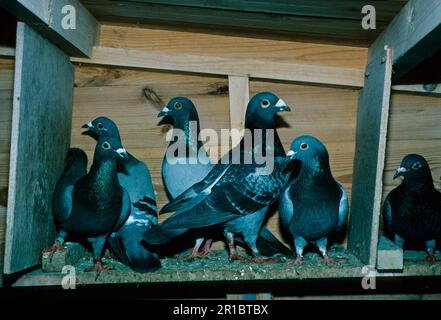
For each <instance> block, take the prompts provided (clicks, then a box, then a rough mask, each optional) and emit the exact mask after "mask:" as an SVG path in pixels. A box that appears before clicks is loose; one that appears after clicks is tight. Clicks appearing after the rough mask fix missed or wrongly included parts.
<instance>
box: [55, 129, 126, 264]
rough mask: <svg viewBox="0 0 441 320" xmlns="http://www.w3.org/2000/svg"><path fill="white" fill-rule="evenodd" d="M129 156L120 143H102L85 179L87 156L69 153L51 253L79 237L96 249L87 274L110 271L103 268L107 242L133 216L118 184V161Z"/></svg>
mask: <svg viewBox="0 0 441 320" xmlns="http://www.w3.org/2000/svg"><path fill="white" fill-rule="evenodd" d="M126 156H127V153H126V151H125V149H124V148H123V147H122V145H121V143H120V141H119V140H118V139H112V138H106V139H99V140H98V143H97V145H96V148H95V153H94V158H93V164H92V167H91V168H90V171H89V173H88V174H86V175H84V173H85V171H86V170H85V169H86V165H87V157H86V155H85V153H84V152H83V151H82V150H79V149H70V151H69V152H68V155H67V159H66V166H65V170H64V172H63V174H62V175H61V177H60V179H59V181H58V182H57V185H56V188H55V192H54V199H53V214H54V218H55V222H56V225H57V227H58V236H57V240H56V242H55V244H54V245H53V246H52V247H51V248H49V251H55V250H57V249H60V247H61V245H62V244H63V242H64V239H65V238H66V237H67V236H68V235H69V234H78V235H81V236H83V237H86V238H87V239H88V240H89V241H90V242H91V244H92V248H93V257H94V266H93V267H92V268H87V269H86V271H91V270H94V271H102V270H107V269H110V268H111V266H110V265H108V266H103V265H102V264H101V254H102V251H103V248H104V245H105V242H106V239H107V238H108V237H109V235H110V234H111V233H112V232H113V231H114V230H117V229H118V228H120V227H121V226H122V224H123V223H124V221H126V219H127V217H128V216H129V215H130V198H129V195H128V193H127V191H126V190H125V189H123V188H122V187H121V185H120V184H119V182H118V177H117V173H116V159H117V158H119V157H126Z"/></svg>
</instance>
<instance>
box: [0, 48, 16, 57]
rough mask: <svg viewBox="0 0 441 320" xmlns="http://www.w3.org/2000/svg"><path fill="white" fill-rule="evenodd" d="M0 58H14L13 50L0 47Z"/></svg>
mask: <svg viewBox="0 0 441 320" xmlns="http://www.w3.org/2000/svg"><path fill="white" fill-rule="evenodd" d="M0 57H15V48H10V47H0Z"/></svg>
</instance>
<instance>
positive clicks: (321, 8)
mask: <svg viewBox="0 0 441 320" xmlns="http://www.w3.org/2000/svg"><path fill="white" fill-rule="evenodd" d="M125 2H141V3H150V4H163V5H168V6H170V7H174V9H175V10H178V11H179V9H180V7H194V8H210V9H217V10H219V11H220V12H222V11H223V10H228V11H240V12H244V13H246V12H260V13H263V12H264V13H271V14H281V15H293V16H306V17H310V18H311V19H313V18H315V17H326V18H341V19H352V20H357V21H359V20H360V11H361V8H363V6H364V5H366V1H362V0H351V1H334V2H333V3H332V4H330V3H329V0H321V1H320V0H314V1H313V2H311V0H295V1H293V0H278V1H270V0H247V1H237V0H217V1H206V0H125ZM371 4H372V5H374V6H375V8H376V10H377V12H378V13H377V20H378V21H385V22H389V21H390V20H392V19H393V18H394V17H395V14H396V13H397V11H398V10H399V9H400V8H401V7H402V6H403V5H404V4H405V2H404V1H402V0H389V1H387V2H386V3H385V2H384V1H371Z"/></svg>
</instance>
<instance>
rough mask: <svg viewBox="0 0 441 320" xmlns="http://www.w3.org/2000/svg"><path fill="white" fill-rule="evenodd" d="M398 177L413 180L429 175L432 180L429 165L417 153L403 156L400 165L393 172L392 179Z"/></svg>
mask: <svg viewBox="0 0 441 320" xmlns="http://www.w3.org/2000/svg"><path fill="white" fill-rule="evenodd" d="M398 177H403V178H404V180H411V181H414V182H415V181H420V180H421V179H422V178H423V177H430V180H432V176H431V173H430V168H429V165H428V163H427V161H426V159H424V157H423V156H420V155H419V154H408V155H407V156H405V157H404V158H403V160H402V161H401V164H400V167H399V168H398V169H397V171H396V172H395V175H394V179H396V178H398Z"/></svg>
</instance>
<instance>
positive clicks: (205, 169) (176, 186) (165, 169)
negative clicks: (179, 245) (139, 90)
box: [158, 97, 213, 259]
mask: <svg viewBox="0 0 441 320" xmlns="http://www.w3.org/2000/svg"><path fill="white" fill-rule="evenodd" d="M158 117H168V118H171V119H172V120H173V126H174V129H173V137H174V139H172V140H171V141H170V143H169V146H168V148H167V152H166V153H165V155H164V158H163V160H162V179H163V182H164V186H165V189H166V191H167V193H168V195H169V198H170V200H173V199H175V198H176V197H177V196H179V195H180V194H181V193H182V192H184V191H185V190H187V189H188V188H190V187H191V186H192V185H194V184H195V183H197V182H199V181H201V180H202V179H203V178H205V176H206V175H207V174H208V173H209V172H210V170H211V169H212V168H213V164H212V162H211V160H210V158H209V156H208V154H207V151H206V150H205V147H204V145H203V144H202V142H201V141H200V140H199V139H198V137H199V133H200V124H199V116H198V112H197V110H196V107H195V106H194V104H193V102H192V101H191V100H190V99H188V98H185V97H175V98H173V99H171V100H170V101H169V102H168V104H167V106H166V107H165V108H164V109H163V110H162V111H161V112H160V113H159V114H158ZM179 152H180V153H181V154H179ZM182 153H184V154H182ZM204 240H205V239H204V238H203V237H202V238H201V237H199V238H197V239H196V242H195V245H194V248H193V250H192V253H191V254H190V256H189V257H188V259H192V258H195V257H204V256H206V255H208V254H209V253H210V250H211V243H212V241H213V239H207V241H206V243H205V246H204V249H203V250H202V251H201V252H200V251H199V248H200V247H201V245H202V244H203V242H204Z"/></svg>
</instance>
